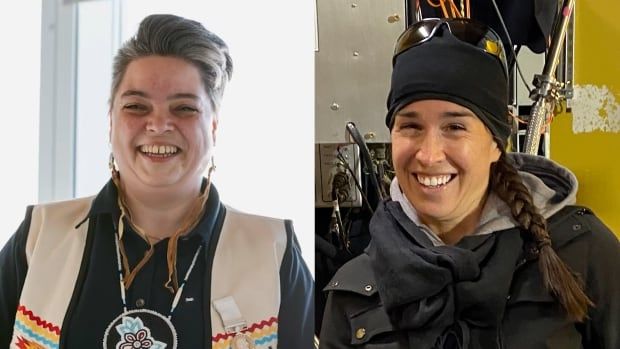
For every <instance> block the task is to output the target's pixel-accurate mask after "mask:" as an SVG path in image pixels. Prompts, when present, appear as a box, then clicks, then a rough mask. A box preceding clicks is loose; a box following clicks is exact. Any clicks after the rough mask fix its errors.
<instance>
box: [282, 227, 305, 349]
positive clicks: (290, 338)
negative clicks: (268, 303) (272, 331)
mask: <svg viewBox="0 0 620 349" xmlns="http://www.w3.org/2000/svg"><path fill="white" fill-rule="evenodd" d="M286 236H287V243H286V251H285V252H284V257H283V260H282V265H281V267H280V294H281V296H282V298H281V303H280V312H279V314H278V348H283V349H311V348H312V343H313V338H314V281H313V279H312V275H311V274H310V271H309V270H308V267H307V266H306V264H305V263H304V261H303V258H302V256H301V251H300V249H299V243H298V242H297V239H296V237H295V233H294V231H293V224H292V223H291V221H286Z"/></svg>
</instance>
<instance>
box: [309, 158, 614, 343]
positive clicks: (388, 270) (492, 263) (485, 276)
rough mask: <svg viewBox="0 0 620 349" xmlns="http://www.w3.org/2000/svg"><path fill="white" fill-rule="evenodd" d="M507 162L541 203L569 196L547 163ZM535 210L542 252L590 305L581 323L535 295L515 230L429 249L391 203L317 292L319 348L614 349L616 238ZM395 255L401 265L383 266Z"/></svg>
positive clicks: (588, 219) (540, 290) (580, 219)
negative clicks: (543, 228) (528, 179)
mask: <svg viewBox="0 0 620 349" xmlns="http://www.w3.org/2000/svg"><path fill="white" fill-rule="evenodd" d="M516 160H517V164H518V166H519V167H521V170H526V171H527V172H529V173H530V174H532V173H533V174H534V175H535V176H537V177H538V178H540V179H541V181H542V182H544V183H545V185H546V187H547V188H552V189H553V192H554V195H553V200H550V202H555V203H557V202H563V201H562V199H563V198H566V197H567V196H569V195H572V194H570V193H574V191H575V190H574V189H576V183H575V181H574V178H573V179H570V178H569V177H567V176H566V172H564V170H562V171H559V172H553V171H551V172H549V170H550V167H551V169H552V170H553V169H555V168H554V166H556V165H554V164H548V163H545V162H544V161H543V163H541V161H539V160H536V161H535V162H534V163H531V162H529V160H527V159H526V160H525V161H523V159H516ZM542 169H544V170H545V173H546V175H545V176H540V173H539V172H540V170H542ZM550 173H551V174H550ZM558 173H561V175H558ZM554 175H557V177H556V178H554ZM571 186H574V188H569V187H571ZM530 189H535V188H531V187H530ZM542 211H544V212H553V213H552V214H551V215H550V216H549V217H547V219H548V223H549V227H548V228H549V231H550V235H551V238H552V247H553V248H554V250H555V251H556V252H557V253H558V255H559V256H560V258H562V260H563V261H565V262H566V263H567V264H568V265H569V266H570V268H571V269H572V270H573V271H574V272H576V273H578V274H579V275H580V276H581V277H582V279H583V281H584V282H585V292H586V294H587V295H588V297H589V298H590V299H591V300H592V301H593V302H594V304H595V307H592V308H590V309H589V312H588V319H587V320H586V321H585V322H584V323H579V324H578V323H574V322H572V321H570V320H568V319H567V316H566V314H565V312H564V310H563V309H562V308H561V307H560V306H559V304H558V302H557V301H556V300H555V299H554V297H553V296H552V295H551V294H550V293H549V292H548V291H547V290H546V289H545V288H544V286H543V283H542V277H541V274H540V272H539V268H538V258H537V254H536V253H535V252H536V251H530V250H528V249H527V248H526V249H524V248H523V246H524V242H523V240H522V237H521V231H520V228H517V227H514V226H513V227H510V228H507V229H500V230H497V231H494V232H492V233H490V234H484V235H472V236H467V237H465V238H463V239H462V240H461V241H460V242H459V243H458V244H457V245H456V246H439V247H437V246H433V245H432V243H430V240H429V239H428V238H427V237H426V235H425V234H424V233H423V232H422V231H421V229H422V228H420V226H418V225H416V224H414V223H413V222H412V221H411V220H410V219H409V218H408V217H407V216H406V215H405V213H404V211H403V210H402V208H401V206H400V204H399V203H398V202H395V201H387V202H385V203H383V204H382V205H380V206H379V208H378V209H377V210H376V212H375V215H374V216H373V222H371V227H370V228H371V232H373V231H374V232H375V234H373V240H372V241H371V244H370V246H369V248H368V249H367V250H366V252H365V253H364V254H362V255H360V256H359V257H357V258H356V259H354V260H352V261H351V262H349V263H348V264H346V265H345V266H344V267H343V268H341V269H340V270H339V271H338V273H337V274H336V275H335V276H334V278H333V279H332V281H331V282H330V284H329V286H328V287H327V288H326V290H327V291H329V298H328V302H327V306H326V309H325V316H324V318H323V325H322V330H321V335H320V348H325V349H332V348H385V349H390V348H421V349H425V348H484V349H486V348H562V349H571V348H620V279H618V278H617V277H613V276H616V275H620V264H619V263H618V257H620V247H619V244H618V240H617V238H616V237H615V236H614V235H613V233H611V231H610V230H609V229H608V228H607V227H605V225H604V224H603V223H602V222H601V221H600V220H599V219H598V218H596V216H595V215H594V214H593V213H592V212H591V211H590V210H588V209H587V208H584V207H579V206H574V205H565V204H562V207H561V208H559V210H557V207H556V208H555V209H552V210H551V209H548V208H547V209H546V210H545V209H543V210H542ZM377 234H381V235H377ZM390 235H402V236H404V238H402V239H401V240H394V241H396V242H398V245H400V246H399V247H396V248H391V247H390V245H385V244H384V245H381V244H382V242H381V241H378V240H381V239H383V238H379V239H377V237H378V236H390ZM391 243H392V245H394V244H396V243H394V242H391ZM377 246H379V248H377ZM386 247H387V248H386ZM399 250H405V251H406V253H408V255H407V256H410V257H411V258H392V259H390V256H398V254H397V252H394V251H399ZM403 259H404V261H403ZM472 261H474V262H473V263H472ZM472 270H473V272H472ZM403 273H404V274H407V275H409V276H408V277H402V274H403ZM394 280H395V281H394ZM385 285H391V286H390V287H387V288H386V286H385ZM421 294H422V295H424V294H426V296H425V297H418V295H421ZM382 297H383V298H382Z"/></svg>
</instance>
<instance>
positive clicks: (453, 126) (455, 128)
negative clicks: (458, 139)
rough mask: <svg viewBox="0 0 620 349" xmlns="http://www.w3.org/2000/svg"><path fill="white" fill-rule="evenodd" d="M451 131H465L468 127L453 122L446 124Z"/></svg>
mask: <svg viewBox="0 0 620 349" xmlns="http://www.w3.org/2000/svg"><path fill="white" fill-rule="evenodd" d="M446 128H447V129H448V130H449V131H465V130H467V128H466V127H465V125H463V124H459V123H453V124H449V125H448V126H446Z"/></svg>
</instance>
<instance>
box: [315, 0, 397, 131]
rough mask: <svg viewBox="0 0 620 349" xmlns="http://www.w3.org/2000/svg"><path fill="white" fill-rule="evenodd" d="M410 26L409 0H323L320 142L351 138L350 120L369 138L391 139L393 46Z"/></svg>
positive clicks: (318, 87)
mask: <svg viewBox="0 0 620 349" xmlns="http://www.w3.org/2000/svg"><path fill="white" fill-rule="evenodd" d="M405 26H406V20H405V1H403V0H317V29H318V30H317V32H318V50H317V52H316V57H315V65H316V66H315V74H316V82H315V103H316V105H315V113H316V116H315V139H316V143H342V142H345V141H346V137H345V125H346V123H347V122H349V121H353V122H355V124H356V125H357V126H358V127H359V129H360V131H361V132H362V133H363V134H365V135H366V138H367V141H369V142H389V132H388V130H387V128H386V127H385V124H384V118H385V113H386V107H385V104H386V98H387V94H388V91H389V81H390V74H391V71H392V67H391V62H392V52H393V50H394V44H395V42H396V38H397V37H398V35H399V34H400V33H401V32H402V31H403V30H404V28H405Z"/></svg>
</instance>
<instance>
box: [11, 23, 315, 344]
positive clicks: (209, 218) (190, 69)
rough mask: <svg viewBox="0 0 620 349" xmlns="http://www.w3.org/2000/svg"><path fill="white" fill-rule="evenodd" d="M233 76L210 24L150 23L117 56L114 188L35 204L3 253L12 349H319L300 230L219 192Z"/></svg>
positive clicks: (112, 137)
mask: <svg viewBox="0 0 620 349" xmlns="http://www.w3.org/2000/svg"><path fill="white" fill-rule="evenodd" d="M231 73H232V61H231V58H230V56H229V54H228V48H227V46H226V44H225V43H224V42H223V41H222V40H221V39H220V38H219V37H218V36H216V35H215V34H213V33H211V32H209V31H208V30H206V29H205V28H204V27H203V26H202V25H201V24H200V23H198V22H195V21H192V20H188V19H185V18H181V17H177V16H173V15H151V16H148V17H147V18H145V19H144V20H143V21H142V22H141V24H140V27H139V29H138V32H137V34H136V35H135V36H134V37H133V38H131V39H130V40H129V41H128V42H126V43H125V44H124V45H123V47H122V48H121V49H120V50H119V52H118V54H117V55H116V57H115V59H114V67H113V77H112V91H111V95H110V100H109V104H110V109H109V114H110V130H109V134H110V142H111V145H112V154H111V156H110V170H111V173H112V175H111V177H112V178H111V180H110V181H109V182H108V183H107V184H106V185H105V187H104V188H103V189H102V190H101V191H100V192H99V194H97V195H96V196H95V197H89V198H80V199H75V200H70V201H65V202H58V203H51V204H43V205H36V206H31V207H29V208H28V209H27V212H26V217H25V219H24V221H23V223H22V224H21V226H20V227H19V229H18V231H17V232H16V233H15V234H14V235H13V236H12V238H11V239H10V240H9V242H8V243H7V245H6V246H5V247H4V248H3V249H2V251H1V252H0V266H1V269H0V347H3V348H4V347H8V346H9V345H10V347H12V348H13V347H17V348H101V347H103V348H116V349H119V348H122V349H129V348H210V347H212V348H273V349H275V348H277V347H279V348H310V347H311V345H312V335H313V328H312V323H313V319H312V310H311V309H313V306H312V294H313V290H312V288H313V282H312V278H311V276H310V274H309V271H308V269H307V267H306V266H305V264H304V262H303V259H302V257H301V254H300V250H299V246H298V244H297V241H296V239H295V234H294V232H293V228H292V223H291V222H290V221H288V220H279V219H274V218H267V217H260V216H256V215H251V214H247V213H242V212H239V211H236V210H234V209H232V208H230V207H228V206H226V205H224V204H223V203H222V202H221V201H220V199H219V195H218V192H217V190H216V188H215V187H214V186H213V184H212V183H211V173H212V171H213V170H214V168H215V166H214V165H213V148H214V145H215V139H216V137H215V136H216V130H217V125H218V118H217V115H218V110H219V106H220V101H221V98H222V94H223V92H224V88H225V86H226V83H227V82H228V80H229V78H230V76H231ZM205 173H206V174H207V175H206V178H204V177H203V175H204V174H205Z"/></svg>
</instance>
